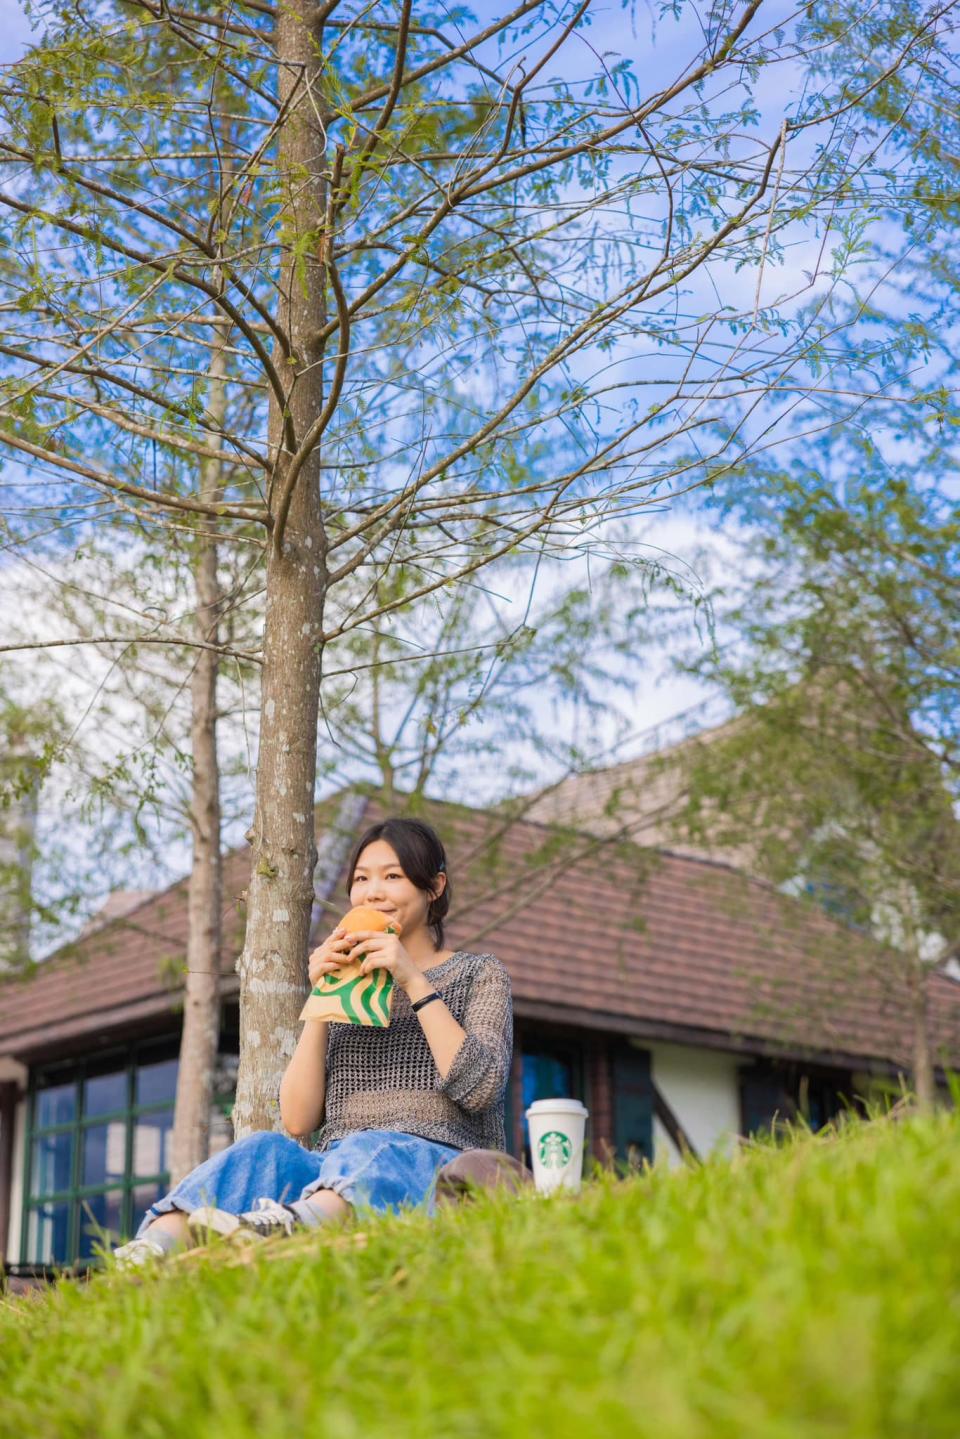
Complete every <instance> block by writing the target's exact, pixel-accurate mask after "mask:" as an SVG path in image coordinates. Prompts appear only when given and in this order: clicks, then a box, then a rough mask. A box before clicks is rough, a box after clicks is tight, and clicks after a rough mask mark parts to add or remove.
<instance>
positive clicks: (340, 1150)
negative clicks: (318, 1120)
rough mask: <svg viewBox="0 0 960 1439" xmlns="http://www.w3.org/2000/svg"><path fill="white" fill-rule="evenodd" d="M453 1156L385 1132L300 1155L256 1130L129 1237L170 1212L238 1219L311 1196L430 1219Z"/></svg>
mask: <svg viewBox="0 0 960 1439" xmlns="http://www.w3.org/2000/svg"><path fill="white" fill-rule="evenodd" d="M460 1152H461V1151H460V1150H459V1149H452V1148H451V1147H450V1146H449V1145H447V1144H434V1143H433V1142H432V1141H431V1140H429V1139H420V1138H419V1137H418V1136H417V1135H415V1134H400V1133H398V1132H397V1131H396V1130H392V1129H361V1130H358V1131H357V1133H356V1134H348V1135H347V1136H346V1138H345V1139H338V1140H335V1141H334V1143H333V1144H331V1145H330V1146H329V1148H327V1149H324V1150H322V1151H317V1150H310V1149H301V1147H300V1145H299V1144H297V1143H296V1141H295V1140H293V1139H288V1138H287V1136H286V1135H285V1134H275V1133H274V1132H273V1131H272V1130H263V1131H259V1132H258V1133H256V1134H248V1135H247V1137H246V1139H239V1140H238V1141H237V1143H236V1144H231V1145H230V1146H229V1147H228V1148H227V1149H224V1150H221V1152H220V1153H219V1154H215V1155H213V1157H212V1158H210V1159H207V1160H205V1161H204V1163H203V1164H198V1165H197V1167H196V1169H193V1170H191V1171H190V1173H189V1174H188V1175H187V1176H186V1178H185V1179H181V1181H180V1183H179V1184H178V1185H176V1186H175V1187H174V1188H173V1189H171V1190H170V1193H169V1194H167V1195H165V1196H164V1197H163V1199H158V1200H157V1201H156V1203H155V1204H152V1205H151V1206H150V1208H149V1209H148V1210H147V1212H146V1214H145V1215H144V1217H143V1220H142V1221H141V1224H140V1227H139V1229H138V1230H137V1236H138V1237H139V1236H140V1235H141V1234H142V1233H143V1232H144V1230H145V1229H146V1228H147V1225H148V1224H150V1223H152V1221H153V1220H154V1219H156V1217H157V1215H159V1214H168V1213H169V1212H170V1211H171V1210H172V1209H180V1210H182V1211H183V1212H184V1213H185V1214H190V1213H191V1211H192V1210H194V1209H200V1208H201V1207H202V1206H203V1205H205V1204H212V1205H215V1206H216V1207H217V1208H218V1209H226V1210H227V1211H228V1212H229V1213H230V1214H242V1213H243V1212H244V1211H245V1210H247V1209H252V1208H253V1206H254V1202H255V1201H256V1200H257V1199H259V1198H261V1196H266V1197H267V1198H269V1199H277V1200H279V1201H280V1203H281V1204H292V1203H293V1202H294V1200H297V1199H306V1198H307V1196H308V1195H310V1194H313V1193H314V1192H315V1190H317V1189H332V1190H333V1192H334V1193H335V1194H339V1195H340V1196H341V1197H342V1198H343V1199H345V1200H346V1202H347V1203H348V1204H351V1205H353V1207H354V1208H356V1209H361V1210H362V1209H367V1210H373V1211H375V1212H376V1213H380V1214H383V1213H396V1212H397V1211H398V1210H400V1209H402V1208H405V1207H407V1206H410V1205H421V1204H424V1205H426V1207H427V1210H428V1212H429V1213H432V1212H433V1191H434V1185H435V1180H436V1177H437V1170H438V1169H440V1168H441V1167H442V1166H443V1165H444V1164H447V1163H448V1162H449V1161H450V1160H451V1159H453V1158H454V1157H455V1155H457V1154H459V1153H460Z"/></svg>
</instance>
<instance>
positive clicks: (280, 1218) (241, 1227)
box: [187, 1199, 300, 1244]
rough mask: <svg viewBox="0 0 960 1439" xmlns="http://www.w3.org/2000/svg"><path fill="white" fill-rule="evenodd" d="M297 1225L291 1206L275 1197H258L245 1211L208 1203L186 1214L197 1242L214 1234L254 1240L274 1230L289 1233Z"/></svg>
mask: <svg viewBox="0 0 960 1439" xmlns="http://www.w3.org/2000/svg"><path fill="white" fill-rule="evenodd" d="M299 1227H300V1223H299V1220H298V1219H297V1216H296V1215H295V1214H294V1213H293V1212H292V1210H289V1209H288V1208H287V1206H286V1205H285V1204H278V1203H277V1201H276V1200H275V1199H258V1200H257V1201H256V1203H255V1204H254V1207H253V1208H252V1209H248V1210H247V1211H246V1213H244V1214H230V1213H229V1212H228V1211H227V1210H226V1209H216V1208H214V1207H213V1206H212V1205H207V1206H206V1207H205V1208H203V1209H195V1210H194V1211H193V1213H192V1214H190V1215H188V1217H187V1228H188V1229H189V1230H190V1237H191V1238H192V1239H193V1241H194V1243H196V1244H205V1243H206V1242H207V1240H208V1239H210V1237H211V1236H212V1235H214V1234H219V1235H220V1236H221V1237H222V1238H224V1239H233V1240H234V1241H235V1242H236V1243H244V1242H246V1241H251V1242H255V1241H256V1240H258V1239H271V1238H272V1237H273V1236H274V1235H275V1234H292V1233H293V1231H294V1230H295V1229H297V1228H299Z"/></svg>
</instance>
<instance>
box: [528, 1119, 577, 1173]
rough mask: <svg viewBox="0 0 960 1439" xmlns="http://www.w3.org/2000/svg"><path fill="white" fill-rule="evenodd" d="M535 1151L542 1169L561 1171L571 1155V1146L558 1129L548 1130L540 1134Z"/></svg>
mask: <svg viewBox="0 0 960 1439" xmlns="http://www.w3.org/2000/svg"><path fill="white" fill-rule="evenodd" d="M537 1149H538V1152H539V1155H540V1163H541V1164H542V1165H543V1167H544V1169H563V1167H564V1165H566V1164H569V1163H570V1156H571V1154H572V1153H573V1145H572V1144H571V1143H570V1141H569V1139H568V1138H567V1136H566V1135H565V1134H561V1132H560V1130H559V1129H548V1130H547V1132H546V1134H542V1135H541V1136H540V1143H539V1144H538V1146H537Z"/></svg>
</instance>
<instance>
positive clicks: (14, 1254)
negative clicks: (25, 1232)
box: [7, 1097, 27, 1264]
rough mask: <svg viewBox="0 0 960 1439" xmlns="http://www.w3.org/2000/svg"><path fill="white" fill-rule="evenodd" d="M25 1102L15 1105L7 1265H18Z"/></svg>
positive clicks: (24, 1138)
mask: <svg viewBox="0 0 960 1439" xmlns="http://www.w3.org/2000/svg"><path fill="white" fill-rule="evenodd" d="M26 1123H27V1101H26V1098H25V1097H24V1098H23V1099H21V1100H20V1101H19V1103H18V1104H17V1109H16V1123H15V1125H14V1131H13V1183H12V1184H11V1186H10V1227H9V1229H8V1230H7V1263H8V1264H19V1263H20V1229H21V1221H22V1219H23V1146H24V1143H25V1142H26Z"/></svg>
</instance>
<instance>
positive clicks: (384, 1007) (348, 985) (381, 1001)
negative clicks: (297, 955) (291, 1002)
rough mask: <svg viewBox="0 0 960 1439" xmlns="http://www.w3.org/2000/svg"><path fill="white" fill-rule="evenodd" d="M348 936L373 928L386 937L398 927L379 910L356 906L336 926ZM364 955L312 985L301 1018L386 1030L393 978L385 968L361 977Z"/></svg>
mask: <svg viewBox="0 0 960 1439" xmlns="http://www.w3.org/2000/svg"><path fill="white" fill-rule="evenodd" d="M338 928H340V929H345V930H347V932H348V933H357V932H358V931H359V930H363V929H377V930H380V931H381V932H385V933H387V934H397V933H399V929H400V926H399V925H398V924H397V922H396V921H395V920H393V919H391V918H390V917H389V916H388V915H385V914H381V912H380V910H379V909H368V908H367V907H366V906H365V905H360V906H358V907H357V908H356V909H351V910H350V912H349V914H347V915H345V916H344V918H343V919H342V920H341V921H340V924H339V926H338ZM363 960H364V955H362V954H359V955H357V958H356V959H355V960H351V961H350V962H349V963H348V964H343V965H341V966H340V968H339V970H338V971H337V972H336V974H325V975H323V976H322V977H321V979H320V982H319V984H316V985H314V987H313V989H312V990H311V992H310V997H309V999H308V1000H307V1002H306V1004H305V1005H304V1006H303V1009H302V1010H301V1013H300V1018H301V1019H325V1020H327V1021H329V1022H332V1023H334V1024H365V1025H367V1026H368V1027H372V1028H374V1029H386V1028H387V1026H388V1025H389V1023H390V1012H391V1010H392V1008H393V975H392V974H391V973H390V971H389V970H388V969H375V970H374V971H373V973H372V974H361V973H360V966H361V964H362V963H363Z"/></svg>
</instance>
